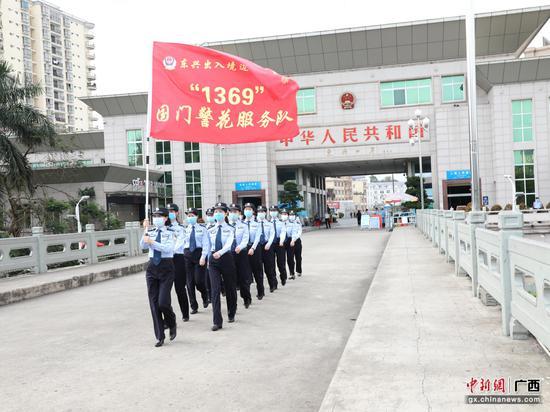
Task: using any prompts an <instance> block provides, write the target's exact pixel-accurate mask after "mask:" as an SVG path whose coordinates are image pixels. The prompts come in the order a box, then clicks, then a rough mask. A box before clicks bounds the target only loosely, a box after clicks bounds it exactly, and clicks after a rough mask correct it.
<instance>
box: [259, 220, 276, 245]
mask: <svg viewBox="0 0 550 412" xmlns="http://www.w3.org/2000/svg"><path fill="white" fill-rule="evenodd" d="M262 228H263V233H264V237H265V242H264V245H266V246H267V247H268V249H269V248H270V247H271V244H272V243H273V240H274V239H275V231H274V230H273V224H272V223H270V222H269V221H267V220H265V219H263V220H260V219H258V233H257V235H258V236H259V237H260V239H261V236H262Z"/></svg>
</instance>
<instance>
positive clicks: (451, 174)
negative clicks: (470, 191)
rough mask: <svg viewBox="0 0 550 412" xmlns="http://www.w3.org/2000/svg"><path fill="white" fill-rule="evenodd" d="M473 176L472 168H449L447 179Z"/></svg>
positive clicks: (463, 178) (464, 178) (462, 178)
mask: <svg viewBox="0 0 550 412" xmlns="http://www.w3.org/2000/svg"><path fill="white" fill-rule="evenodd" d="M471 178H472V172H471V171H470V170H447V180H466V179H471Z"/></svg>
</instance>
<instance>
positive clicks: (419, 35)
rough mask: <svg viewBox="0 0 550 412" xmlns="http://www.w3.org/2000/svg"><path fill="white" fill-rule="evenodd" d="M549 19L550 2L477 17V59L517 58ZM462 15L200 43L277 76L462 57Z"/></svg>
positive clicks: (464, 52)
mask: <svg viewBox="0 0 550 412" xmlns="http://www.w3.org/2000/svg"><path fill="white" fill-rule="evenodd" d="M548 18H550V6H544V7H533V8H526V9H518V10H507V11H502V12H493V13H485V14H478V15H476V54H477V56H478V57H488V56H495V55H514V56H515V57H518V56H519V55H520V54H521V53H522V52H523V50H524V49H525V48H526V47H527V46H528V45H529V43H530V42H531V40H532V39H533V38H534V37H535V35H536V34H537V33H538V32H539V30H540V29H541V28H542V26H543V25H544V24H545V23H546V22H547V21H548ZM465 39H466V36H465V20H464V18H463V17H453V18H444V19H436V20H424V21H414V22H408V23H396V24H386V25H380V26H370V27H360V28H350V29H342V30H332V31H323V32H315V33H302V34H291V35H285V36H274V37H264V38H253V39H243V40H232V41H223V42H214V43H205V44H204V46H206V47H210V48H213V49H216V50H220V51H223V52H227V53H230V54H234V55H238V56H240V57H243V58H245V59H248V60H251V61H253V62H255V63H257V64H259V65H261V66H264V67H269V68H271V69H273V70H275V71H276V72H278V73H281V74H288V75H293V74H301V73H312V72H327V71H335V70H350V69H359V68H366V67H381V66H394V65H401V64H412V63H422V62H428V61H435V60H456V59H464V58H466V40H465Z"/></svg>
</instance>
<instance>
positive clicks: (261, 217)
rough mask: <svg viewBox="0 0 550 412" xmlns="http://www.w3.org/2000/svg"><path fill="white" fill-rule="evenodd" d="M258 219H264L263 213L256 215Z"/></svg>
mask: <svg viewBox="0 0 550 412" xmlns="http://www.w3.org/2000/svg"><path fill="white" fill-rule="evenodd" d="M258 219H260V220H263V219H265V213H264V212H259V213H258Z"/></svg>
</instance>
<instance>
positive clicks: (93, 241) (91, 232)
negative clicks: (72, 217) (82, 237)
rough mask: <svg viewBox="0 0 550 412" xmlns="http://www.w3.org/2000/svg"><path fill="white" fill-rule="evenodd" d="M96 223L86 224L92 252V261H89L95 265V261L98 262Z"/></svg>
mask: <svg viewBox="0 0 550 412" xmlns="http://www.w3.org/2000/svg"><path fill="white" fill-rule="evenodd" d="M94 232H95V225H93V224H87V225H86V235H87V236H86V238H87V242H88V250H89V253H90V258H89V259H90V261H89V263H90V264H91V265H93V264H94V263H97V245H96V237H95V233H94Z"/></svg>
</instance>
